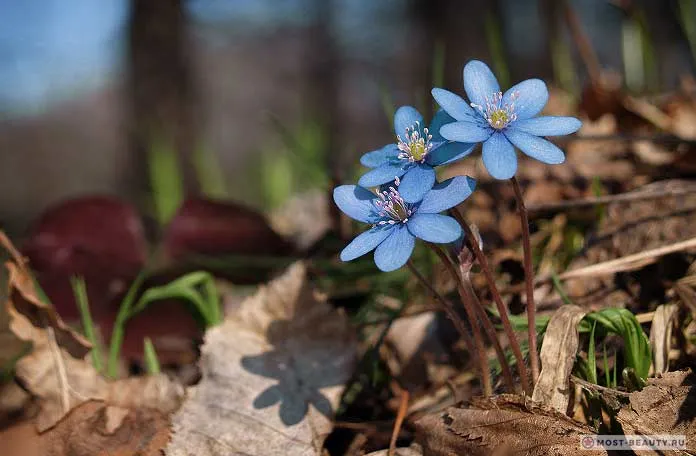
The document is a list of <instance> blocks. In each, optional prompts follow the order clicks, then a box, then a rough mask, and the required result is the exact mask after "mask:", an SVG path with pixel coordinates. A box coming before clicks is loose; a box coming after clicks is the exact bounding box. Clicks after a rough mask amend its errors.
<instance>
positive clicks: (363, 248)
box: [341, 225, 394, 261]
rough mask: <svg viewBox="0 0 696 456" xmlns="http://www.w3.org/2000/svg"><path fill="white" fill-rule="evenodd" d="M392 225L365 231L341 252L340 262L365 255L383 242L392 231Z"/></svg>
mask: <svg viewBox="0 0 696 456" xmlns="http://www.w3.org/2000/svg"><path fill="white" fill-rule="evenodd" d="M393 229H394V225H386V226H383V227H381V226H378V227H375V228H372V229H369V230H367V231H365V232H364V233H362V234H360V235H359V236H358V237H356V238H355V239H353V241H352V242H351V243H350V244H348V245H347V246H346V248H345V249H343V251H341V260H342V261H350V260H354V259H356V258H358V257H361V256H363V255H365V254H366V253H368V252H370V251H371V250H373V249H374V248H375V247H377V246H378V245H379V244H380V243H381V242H382V241H384V240H385V239H386V238H387V237H388V236H389V235H390V234H391V232H392V231H393Z"/></svg>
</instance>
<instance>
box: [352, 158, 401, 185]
mask: <svg viewBox="0 0 696 456" xmlns="http://www.w3.org/2000/svg"><path fill="white" fill-rule="evenodd" d="M403 165H404V164H402V163H395V164H393V163H386V164H384V165H382V166H379V167H377V168H373V169H371V170H370V171H368V172H366V173H365V174H363V175H362V177H361V178H360V180H359V181H358V185H360V186H361V187H376V186H377V185H382V184H384V183H386V182H389V181H393V180H394V178H395V177H401V176H403V175H404V173H405V172H406V170H407V169H408V166H406V167H405V168H404V166H403Z"/></svg>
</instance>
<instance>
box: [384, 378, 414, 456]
mask: <svg viewBox="0 0 696 456" xmlns="http://www.w3.org/2000/svg"><path fill="white" fill-rule="evenodd" d="M409 397H410V395H409V393H408V390H406V389H401V401H400V402H399V411H398V413H397V414H396V422H395V423H394V430H393V431H392V436H391V440H390V441H389V451H388V452H387V455H388V456H394V451H396V439H397V438H398V437H399V432H401V425H402V424H403V422H404V417H406V411H407V410H408V401H409Z"/></svg>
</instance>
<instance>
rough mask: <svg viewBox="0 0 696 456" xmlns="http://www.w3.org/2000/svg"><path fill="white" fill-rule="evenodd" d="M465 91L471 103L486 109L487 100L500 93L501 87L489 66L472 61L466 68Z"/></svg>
mask: <svg viewBox="0 0 696 456" xmlns="http://www.w3.org/2000/svg"><path fill="white" fill-rule="evenodd" d="M464 90H465V91H466V94H467V96H468V97H469V101H471V102H472V103H474V104H477V105H479V106H484V107H485V106H486V98H488V99H490V98H491V96H492V95H493V94H494V93H497V92H500V85H498V80H497V79H496V78H495V76H494V75H493V72H492V71H491V69H490V68H488V65H486V64H485V63H483V62H481V61H479V60H472V61H471V62H469V63H467V64H466V66H464Z"/></svg>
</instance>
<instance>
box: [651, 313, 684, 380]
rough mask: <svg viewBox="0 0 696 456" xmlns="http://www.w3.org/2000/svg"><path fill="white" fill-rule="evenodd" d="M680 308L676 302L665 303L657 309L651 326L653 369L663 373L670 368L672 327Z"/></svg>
mask: <svg viewBox="0 0 696 456" xmlns="http://www.w3.org/2000/svg"><path fill="white" fill-rule="evenodd" d="M678 311H679V308H678V307H677V305H676V304H663V305H661V306H658V307H657V309H655V314H654V315H653V319H652V325H651V326H650V346H651V347H652V350H653V368H654V369H653V371H654V372H655V373H656V374H658V373H659V374H661V373H663V372H667V371H668V370H669V347H670V344H671V341H672V327H673V326H674V321H675V320H676V318H677V312H678Z"/></svg>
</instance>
